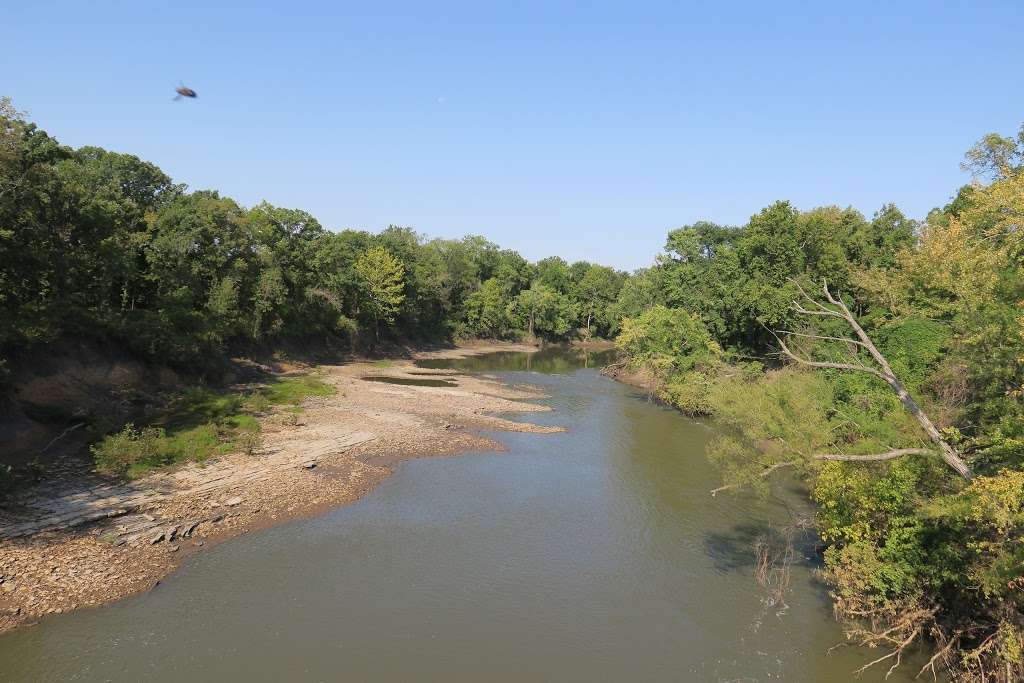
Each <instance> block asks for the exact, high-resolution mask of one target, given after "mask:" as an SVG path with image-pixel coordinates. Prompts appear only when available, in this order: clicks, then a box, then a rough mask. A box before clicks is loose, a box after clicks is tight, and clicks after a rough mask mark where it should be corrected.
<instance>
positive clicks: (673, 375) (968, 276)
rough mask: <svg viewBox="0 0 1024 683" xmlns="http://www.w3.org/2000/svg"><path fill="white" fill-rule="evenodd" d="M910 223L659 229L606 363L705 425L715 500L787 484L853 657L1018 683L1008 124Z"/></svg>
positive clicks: (1016, 419) (1012, 202)
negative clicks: (811, 522) (810, 508)
mask: <svg viewBox="0 0 1024 683" xmlns="http://www.w3.org/2000/svg"><path fill="white" fill-rule="evenodd" d="M964 166H965V168H966V169H967V170H971V171H973V172H974V173H975V180H974V181H972V182H971V183H969V184H968V185H965V186H963V187H962V188H960V189H959V190H958V191H957V192H956V194H955V196H954V198H953V199H952V200H951V201H950V202H949V203H948V204H947V205H945V206H944V207H942V208H938V209H935V210H933V211H932V212H931V213H930V214H929V215H928V216H927V218H926V219H925V220H924V221H922V222H917V221H914V220H910V219H908V218H907V217H906V216H904V215H903V214H902V213H901V212H900V211H899V210H898V209H897V208H896V207H895V206H892V205H887V206H884V207H882V208H881V209H880V210H879V211H878V212H877V213H875V215H874V216H872V217H871V218H870V219H869V218H866V217H864V216H863V215H862V214H860V213H859V212H857V211H855V210H853V209H849V208H846V209H843V208H837V207H820V208H815V209H811V210H806V211H801V210H798V209H797V208H795V207H794V206H792V205H791V204H790V203H788V202H777V203H775V204H772V205H771V206H768V207H766V208H765V209H763V210H762V211H760V212H758V213H757V214H755V215H754V216H752V217H751V219H750V220H749V222H747V223H746V224H745V225H743V226H738V227H724V226H719V225H715V224H713V223H706V222H704V223H696V224H694V225H689V226H685V227H682V228H679V229H677V230H673V231H671V232H670V233H669V235H668V240H667V242H666V245H665V250H664V252H663V253H662V254H660V255H659V256H658V257H657V260H656V263H655V265H654V266H652V267H651V268H648V269H645V270H642V271H640V272H638V273H636V274H635V275H634V276H633V277H632V278H630V279H629V280H628V281H627V282H626V284H625V285H624V287H623V289H622V291H621V293H620V297H619V301H618V302H617V304H616V306H617V310H618V311H620V312H621V314H622V315H623V316H624V318H625V319H624V320H623V321H622V322H621V325H620V327H621V332H620V334H619V336H618V340H617V341H618V345H619V347H620V348H621V349H622V350H623V352H624V354H625V355H626V359H627V360H626V363H627V364H628V365H629V367H630V369H632V370H633V371H635V372H640V373H645V374H646V375H647V376H648V377H649V378H650V379H651V380H652V381H653V383H654V386H655V388H656V391H657V392H658V394H659V395H660V396H661V397H662V398H663V399H664V400H666V401H668V402H669V403H671V404H673V405H675V406H677V407H679V408H680V409H682V410H684V411H685V412H688V413H691V414H706V415H713V416H715V418H716V423H717V424H718V426H719V430H720V436H719V437H718V438H717V439H716V441H715V442H714V443H713V444H712V447H711V451H710V453H711V457H712V459H713V460H715V461H716V462H717V463H718V464H719V465H720V466H721V468H722V472H723V475H724V478H725V483H724V485H723V486H722V487H721V489H719V492H720V493H721V494H722V495H725V492H727V491H736V490H739V489H741V488H748V487H753V488H761V489H764V488H765V487H767V486H769V485H770V481H771V480H772V479H773V478H774V477H778V476H780V475H781V473H782V472H795V473H796V474H797V476H799V477H800V478H801V479H802V480H803V481H804V482H806V484H807V487H808V490H809V493H810V496H811V498H812V499H813V501H814V502H815V503H816V504H817V505H816V509H817V527H818V531H819V533H820V535H821V537H822V539H823V540H824V541H825V542H826V544H827V546H828V548H827V550H826V551H825V554H824V559H825V570H824V576H825V578H826V580H827V581H828V583H829V584H830V586H831V588H832V594H833V597H834V600H835V605H836V611H837V614H838V615H840V616H841V617H842V618H844V619H845V620H846V623H847V629H848V634H849V635H850V636H851V638H853V639H855V640H856V641H857V642H860V643H863V644H866V645H870V646H875V647H880V648H883V649H882V650H881V654H880V655H879V656H878V657H877V658H875V659H874V661H872V662H871V665H874V664H878V665H882V666H886V667H892V666H894V665H899V664H900V663H901V662H902V657H903V654H904V652H905V650H906V649H907V648H908V647H910V646H912V645H914V644H916V643H920V642H922V641H926V642H927V644H928V646H929V647H930V648H931V652H932V655H933V656H931V658H930V659H929V660H928V661H927V662H926V664H925V667H924V669H922V672H924V671H928V670H931V671H932V672H934V671H937V670H938V669H940V668H944V669H945V670H946V671H947V673H950V674H952V675H953V676H954V677H955V678H956V679H957V680H967V681H983V680H988V681H1007V682H1008V681H1019V680H1024V592H1022V591H1024V401H1022V398H1024V268H1022V266H1024V223H1022V221H1024V128H1022V129H1021V132H1020V134H1019V135H1018V136H1016V137H1015V138H1010V137H1004V136H1001V135H998V134H991V135H988V136H986V137H985V138H984V139H983V140H981V141H980V142H979V143H978V144H977V145H976V146H975V147H974V148H973V149H971V150H970V151H969V152H968V153H967V157H966V161H965V164H964Z"/></svg>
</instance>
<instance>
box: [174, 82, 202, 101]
mask: <svg viewBox="0 0 1024 683" xmlns="http://www.w3.org/2000/svg"><path fill="white" fill-rule="evenodd" d="M174 92H176V93H178V95H177V96H176V97H175V98H174V99H175V100H180V99H181V98H182V97H191V98H193V99H194V98H196V97H199V95H197V94H196V91H195V90H193V89H192V88H186V87H185V84H184V83H182V84H181V85H179V86H178V87H177V88H175V89H174Z"/></svg>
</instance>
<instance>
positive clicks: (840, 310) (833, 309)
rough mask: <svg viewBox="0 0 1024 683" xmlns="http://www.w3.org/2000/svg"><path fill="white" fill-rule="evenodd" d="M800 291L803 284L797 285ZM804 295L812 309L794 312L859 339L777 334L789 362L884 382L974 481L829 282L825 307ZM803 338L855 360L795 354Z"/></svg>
mask: <svg viewBox="0 0 1024 683" xmlns="http://www.w3.org/2000/svg"><path fill="white" fill-rule="evenodd" d="M797 287H798V288H799V284H797ZM800 293H801V295H803V298H804V300H805V301H806V302H809V303H810V308H805V307H804V305H803V304H801V303H800V302H796V301H794V302H793V308H794V310H795V311H796V312H797V313H800V314H801V315H804V316H814V317H826V318H838V319H840V320H842V321H843V322H844V323H846V324H847V325H848V326H849V327H850V329H852V330H853V333H854V335H855V338H851V337H834V336H828V335H821V334H807V333H803V332H793V331H789V330H782V331H777V332H775V333H774V334H775V338H776V340H777V341H778V343H779V346H780V348H781V349H782V353H783V354H785V355H786V356H787V357H788V358H790V359H792V360H794V361H796V362H797V363H800V364H801V365H807V366H809V367H814V368H831V369H835V370H849V371H854V372H864V373H867V374H869V375H874V376H875V377H877V378H879V379H881V380H882V381H883V382H885V383H886V384H888V385H889V387H890V388H892V390H893V391H894V392H895V393H896V396H897V397H898V398H899V400H900V402H901V403H902V404H903V405H904V406H905V407H906V409H907V411H908V412H909V413H910V414H911V415H912V416H913V417H914V419H916V420H917V422H918V423H919V424H920V425H921V428H922V429H923V430H924V432H925V434H927V435H928V438H929V439H930V440H931V441H932V443H933V444H935V446H936V447H937V448H938V450H939V453H940V455H941V457H942V459H943V461H945V463H946V464H947V465H949V467H951V468H952V469H953V470H954V471H955V472H956V473H957V474H959V475H960V476H962V477H963V478H964V479H967V480H970V479H971V477H972V473H971V469H970V468H969V467H968V466H967V463H965V462H964V461H963V459H962V458H961V457H960V454H959V453H957V452H956V450H955V449H954V448H953V447H952V446H951V445H950V444H949V442H947V441H946V440H945V439H944V438H943V437H942V435H941V434H940V433H939V430H938V429H937V428H936V427H935V424H934V423H933V422H932V420H931V419H930V418H929V417H928V416H927V415H926V414H925V412H924V411H923V410H921V407H920V406H919V405H918V403H917V401H915V400H914V397H913V396H911V395H910V392H909V391H907V388H906V386H904V384H903V382H902V381H900V379H899V377H897V376H896V373H894V372H893V369H892V366H891V365H890V364H889V361H888V360H887V359H886V358H885V356H883V355H882V353H881V352H880V351H879V350H878V347H877V346H875V343H874V342H873V341H872V340H871V338H870V337H869V336H868V335H867V333H866V332H865V331H864V328H863V327H861V326H860V323H858V322H857V319H856V318H855V317H854V315H853V314H852V313H851V312H850V309H849V308H848V307H847V305H846V303H845V302H844V301H843V299H842V297H840V296H833V294H832V292H831V291H830V290H829V288H828V284H827V283H826V282H823V283H822V293H823V295H824V297H825V300H826V301H827V304H826V303H822V302H820V301H818V300H817V299H814V298H813V297H811V296H810V295H808V294H807V293H806V292H805V291H804V290H803V289H802V288H800ZM793 338H798V339H799V338H803V339H811V340H814V341H817V342H829V343H838V344H841V345H843V346H845V347H846V349H847V350H850V351H851V352H852V355H853V359H852V360H850V361H845V362H837V361H822V360H813V359H811V358H808V357H807V356H805V355H802V354H798V353H794V352H793V350H792V349H791V348H790V344H789V343H787V341H786V340H787V339H793ZM861 350H863V351H866V352H867V354H868V355H869V357H870V360H871V361H873V362H874V364H875V366H877V367H875V366H872V365H869V364H868V363H865V362H863V361H861V360H860V357H859V354H858V352H859V351H861ZM922 452H927V451H925V450H924V449H920V448H900V449H894V450H891V451H888V452H886V453H879V454H876V455H816V456H814V457H815V459H817V460H844V461H869V460H875V461H877V460H892V459H894V458H898V457H902V456H904V455H909V454H912V453H913V454H919V453H922Z"/></svg>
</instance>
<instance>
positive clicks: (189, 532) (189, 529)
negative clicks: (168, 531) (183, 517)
mask: <svg viewBox="0 0 1024 683" xmlns="http://www.w3.org/2000/svg"><path fill="white" fill-rule="evenodd" d="M202 523H203V520H201V519H197V520H196V521H194V522H189V523H188V524H186V525H185V530H184V531H182V532H181V535H182V537H188V536H191V535H192V532H193V531H195V530H196V527H197V526H199V525H200V524H202Z"/></svg>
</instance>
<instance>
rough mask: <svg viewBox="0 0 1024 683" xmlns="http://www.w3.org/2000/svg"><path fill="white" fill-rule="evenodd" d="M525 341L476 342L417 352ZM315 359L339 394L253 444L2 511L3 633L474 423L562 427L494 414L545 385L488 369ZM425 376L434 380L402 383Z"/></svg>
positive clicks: (479, 426) (472, 444) (102, 595)
mask: <svg viewBox="0 0 1024 683" xmlns="http://www.w3.org/2000/svg"><path fill="white" fill-rule="evenodd" d="M534 350H536V349H535V348H534V347H530V346H524V345H513V344H493V343H477V344H472V345H467V346H463V347H459V348H456V349H446V350H442V351H429V352H423V353H418V354H415V355H414V358H415V359H417V360H418V359H424V358H456V357H462V356H467V355H473V354H480V353H488V352H494V351H534ZM316 369H317V371H318V372H320V373H322V378H323V379H324V381H326V382H329V383H331V384H333V385H334V386H335V387H336V388H337V389H338V391H337V393H336V394H335V395H333V396H327V397H317V398H311V399H308V400H307V401H306V403H305V404H304V406H303V407H304V410H303V412H302V414H301V416H300V417H299V419H298V420H295V419H289V418H288V415H286V414H284V413H280V414H276V415H270V416H269V417H267V418H266V419H265V420H263V425H262V426H263V434H264V444H263V448H262V449H261V450H260V452H258V453H256V454H253V455H245V454H233V455H228V456H224V457H221V458H218V459H216V460H213V461H210V462H208V463H206V464H203V465H199V464H189V465H184V466H181V467H177V468H174V469H173V470H170V471H161V472H158V473H156V474H153V475H149V476H147V477H144V478H142V479H139V480H136V481H133V482H118V483H100V484H94V485H84V484H82V483H78V484H77V485H76V484H75V483H74V482H59V483H54V484H51V485H48V486H42V487H39V488H37V489H36V490H34V491H32V492H30V494H29V495H27V496H25V497H24V498H23V499H21V500H19V501H18V502H19V505H18V506H17V508H16V509H15V510H14V511H13V512H11V513H4V515H3V516H2V517H0V632H4V631H8V630H11V629H13V628H16V627H19V626H23V625H26V624H31V623H34V622H36V621H38V620H39V619H40V618H42V617H43V616H46V615H48V614H56V613H62V612H67V611H71V610H75V609H79V608H83V607H89V606H96V605H101V604H104V603H107V602H111V601H113V600H117V599H119V598H122V597H124V596H127V595H130V594H133V593H137V592H140V591H144V590H147V589H149V588H151V587H153V586H154V585H156V584H157V583H158V582H159V581H160V580H161V579H162V578H163V577H165V576H166V575H168V574H169V573H171V572H173V571H174V570H175V569H176V568H177V567H178V566H179V565H180V564H181V562H182V561H183V560H184V559H185V558H186V557H188V556H189V555H190V554H192V553H194V552H198V551H200V550H202V549H204V548H207V547H210V546H211V545H214V544H216V543H219V542H221V541H224V540H227V539H230V538H233V537H235V536H238V535H240V534H243V533H247V532H249V531H253V530H256V529H260V528H265V527H268V526H273V525H276V524H280V523H282V522H285V521H288V520H291V519H295V518H297V517H304V516H311V515H316V514H319V513H321V512H323V511H326V510H329V509H332V508H335V507H338V506H341V505H345V504H348V503H351V502H353V501H355V500H357V499H359V498H360V497H362V496H363V495H365V494H366V493H367V492H369V491H370V490H372V489H373V487H374V486H375V485H376V484H377V483H378V482H380V481H381V480H382V479H384V478H385V477H387V476H388V475H389V474H390V473H391V471H392V468H393V467H394V465H395V464H396V463H398V462H400V461H402V460H406V459H409V458H419V457H431V456H438V455H454V454H457V453H461V452H466V451H474V450H489V449H500V448H501V446H500V444H498V443H496V442H494V441H493V440H491V439H487V438H485V437H483V436H481V435H480V434H479V432H480V431H482V430H488V431H502V430H507V431H529V432H538V433H545V432H553V431H559V428H557V427H544V426H538V425H534V424H530V423H523V422H515V421H512V420H508V419H505V418H503V417H499V415H500V414H504V413H516V412H534V411H543V410H548V408H547V407H545V406H542V405H537V404H534V403H529V402H528V401H529V400H530V399H537V398H543V395H542V394H540V393H537V392H536V391H533V390H530V389H524V388H522V387H510V386H507V385H504V384H502V383H500V382H497V381H495V380H492V379H488V378H486V377H481V376H476V375H463V374H460V373H457V372H454V371H448V370H431V371H426V370H423V369H420V368H418V367H417V366H416V365H415V364H414V361H413V360H394V361H389V362H388V363H379V362H378V363H374V362H371V361H360V362H352V363H346V364H344V365H326V366H319V367H318V368H316ZM375 378H376V379H377V380H378V381H372V380H373V379H375ZM424 379H431V380H438V379H441V380H444V381H443V382H438V381H434V382H428V383H427V384H430V386H421V385H419V384H410V383H409V382H410V381H411V382H417V383H422V380H424ZM380 380H384V381H380ZM396 380H397V382H398V383H394V382H395V381H396ZM437 385H442V386H437Z"/></svg>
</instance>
